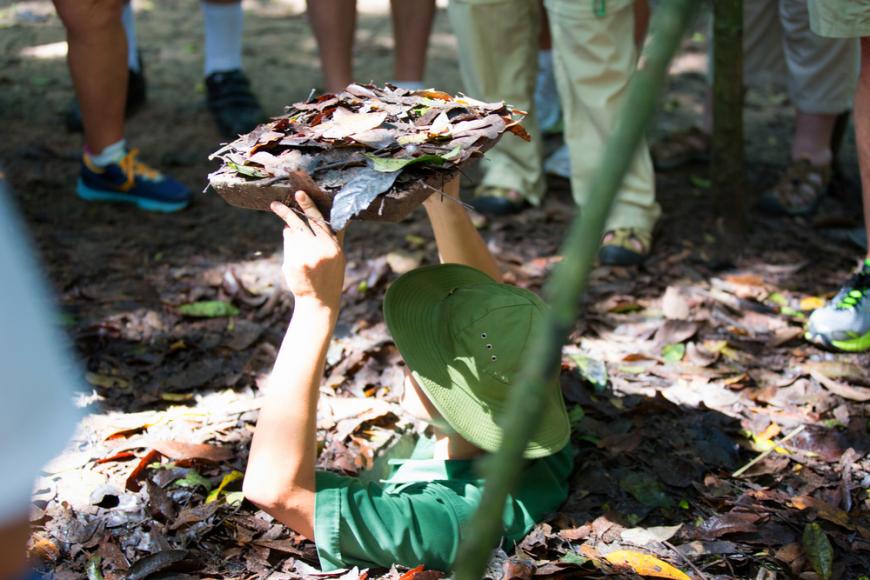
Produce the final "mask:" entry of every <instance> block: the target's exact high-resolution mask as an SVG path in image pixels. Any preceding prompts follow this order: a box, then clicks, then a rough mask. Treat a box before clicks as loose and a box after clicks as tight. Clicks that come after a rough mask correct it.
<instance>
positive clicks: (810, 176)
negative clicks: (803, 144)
mask: <svg viewBox="0 0 870 580" xmlns="http://www.w3.org/2000/svg"><path fill="white" fill-rule="evenodd" d="M830 179H831V167H830V166H828V165H813V164H812V163H810V161H809V160H808V159H798V160H797V161H794V162H792V163H791V165H789V166H788V168H787V169H786V171H785V173H784V174H783V176H782V178H781V179H780V180H779V183H777V184H776V186H774V188H773V189H771V190H770V195H772V196H774V197H775V198H776V199H777V200H778V201H779V203H780V204H782V205H783V207H785V208H787V209H791V210H802V209H807V208H810V207H812V206H814V205H815V204H816V203H817V202H818V200H819V198H821V197H822V196H823V195H824V194H825V191H826V190H827V188H828V183H829V181H830Z"/></svg>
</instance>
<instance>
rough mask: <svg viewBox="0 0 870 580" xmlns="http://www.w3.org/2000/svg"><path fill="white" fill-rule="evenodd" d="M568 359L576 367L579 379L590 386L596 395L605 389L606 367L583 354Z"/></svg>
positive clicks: (606, 379) (608, 378)
mask: <svg viewBox="0 0 870 580" xmlns="http://www.w3.org/2000/svg"><path fill="white" fill-rule="evenodd" d="M570 359H571V360H572V361H574V364H576V365H577V371H578V372H579V373H580V378H581V379H583V380H584V381H586V382H587V383H589V384H590V385H592V387H593V388H594V389H595V392H596V393H601V392H603V391H604V390H605V389H606V388H607V381H608V380H610V377H609V376H608V375H607V365H605V364H604V363H603V362H601V361H600V360H598V359H594V358H592V357H590V356H586V355H585V354H572V355H571V356H570Z"/></svg>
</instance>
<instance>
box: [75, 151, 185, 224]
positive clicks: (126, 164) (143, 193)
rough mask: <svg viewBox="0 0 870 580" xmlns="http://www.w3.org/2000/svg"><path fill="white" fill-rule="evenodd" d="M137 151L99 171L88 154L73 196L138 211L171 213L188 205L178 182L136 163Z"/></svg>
mask: <svg viewBox="0 0 870 580" xmlns="http://www.w3.org/2000/svg"><path fill="white" fill-rule="evenodd" d="M137 153H138V150H136V149H131V150H130V151H129V152H128V153H127V155H126V156H125V157H124V158H123V159H121V161H119V162H118V163H112V164H111V165H106V166H105V167H98V166H97V165H95V164H94V162H93V161H91V158H90V156H88V154H87V153H85V154H84V156H83V157H82V168H81V173H80V174H79V181H78V184H77V186H76V193H77V194H78V196H79V197H81V198H82V199H86V200H88V201H108V202H120V203H133V204H136V206H138V207H139V208H140V209H144V210H147V211H156V212H163V213H168V212H173V211H178V210H180V209H183V208H185V207H186V206H187V204H188V202H189V201H190V191H189V190H188V189H187V187H185V186H184V185H183V184H182V183H181V182H179V181H176V180H175V179H172V178H171V177H169V176H167V175H163V174H162V173H160V172H159V171H157V170H155V169H152V168H151V167H148V166H147V165H145V164H144V163H142V162H141V161H137V160H136V154H137Z"/></svg>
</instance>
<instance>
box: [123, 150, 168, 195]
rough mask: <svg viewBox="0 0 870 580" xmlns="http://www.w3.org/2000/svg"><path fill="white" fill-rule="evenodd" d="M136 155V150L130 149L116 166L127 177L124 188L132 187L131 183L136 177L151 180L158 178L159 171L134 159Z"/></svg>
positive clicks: (137, 152) (137, 151)
mask: <svg viewBox="0 0 870 580" xmlns="http://www.w3.org/2000/svg"><path fill="white" fill-rule="evenodd" d="M138 154H139V150H138V149H135V148H134V149H130V151H128V152H127V155H125V156H124V158H123V159H121V161H120V162H118V165H119V166H120V167H121V169H122V170H123V171H124V175H125V176H126V177H127V181H126V182H125V183H124V186H125V187H132V186H133V183H134V182H135V181H136V176H137V175H139V176H141V177H144V178H145V179H151V180H157V179H159V178H160V172H159V171H157V170H156V169H154V168H153V167H150V166H148V165H146V164H145V163H142V162H141V161H139V160H138V159H136V156H137V155H138Z"/></svg>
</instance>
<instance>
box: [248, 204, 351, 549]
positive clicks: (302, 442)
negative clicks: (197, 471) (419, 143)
mask: <svg viewBox="0 0 870 580" xmlns="http://www.w3.org/2000/svg"><path fill="white" fill-rule="evenodd" d="M296 201H297V202H298V203H299V205H300V206H301V207H302V209H303V210H304V211H305V214H306V216H307V217H308V223H307V224H306V223H305V222H303V220H302V219H301V218H299V217H298V216H296V215H295V214H294V213H293V211H292V210H291V209H290V208H288V207H287V206H285V205H283V204H280V203H277V202H275V203H273V204H272V211H274V212H275V213H276V214H277V215H278V216H280V217H281V218H282V219H283V220H284V221H285V222H286V224H287V227H285V228H284V266H283V271H284V277H285V279H286V280H287V284H288V286H289V287H290V290H291V292H293V295H294V297H295V306H294V308H293V318H292V319H291V321H290V326H289V328H288V329H287V334H286V335H285V336H284V341H283V342H282V343H281V349H280V350H279V352H278V359H277V360H276V361H275V367H274V368H273V369H272V374H271V375H270V376H269V381H268V386H267V389H266V394H265V398H264V399H263V404H262V406H261V408H260V417H259V419H258V420H257V427H256V430H255V431H254V438H253V441H252V442H251V452H250V455H249V457H248V467H247V471H246V473H245V482H244V493H245V497H247V498H248V500H250V501H251V502H252V503H254V504H255V505H257V506H259V507H260V508H261V509H263V510H264V511H265V512H267V513H269V514H270V515H272V516H273V517H274V518H275V519H277V520H278V521H280V522H281V523H283V524H285V525H286V526H289V527H290V528H292V529H294V530H295V531H297V532H299V533H300V534H302V535H303V536H305V537H307V538H309V539H312V540H313V539H314V497H315V495H314V494H315V485H314V462H315V458H316V448H315V447H316V421H317V398H318V393H319V389H320V381H321V378H322V376H323V365H324V361H325V359H326V351H327V349H328V348H329V341H330V339H331V338H332V332H333V330H334V328H335V323H336V320H337V319H338V311H339V303H340V301H341V288H342V284H343V281H344V266H345V257H344V252H343V251H342V249H341V237H342V236H341V234H339V236H336V235H335V234H333V233H332V231H331V230H330V229H329V227H328V226H327V225H325V223H324V221H323V218H322V216H321V215H320V212H319V211H318V210H317V208H316V207H315V206H314V203H313V202H312V201H311V199H310V198H309V197H308V196H307V195H306V194H304V193H302V192H297V193H296Z"/></svg>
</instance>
